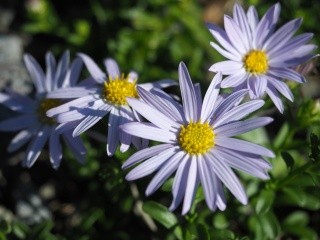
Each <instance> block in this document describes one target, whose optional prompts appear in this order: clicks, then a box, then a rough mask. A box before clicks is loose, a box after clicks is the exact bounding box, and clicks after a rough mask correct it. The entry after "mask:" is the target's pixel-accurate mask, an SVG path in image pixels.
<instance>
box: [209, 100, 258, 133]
mask: <svg viewBox="0 0 320 240" xmlns="http://www.w3.org/2000/svg"><path fill="white" fill-rule="evenodd" d="M263 105H264V101H263V100H251V101H249V102H245V103H243V104H241V105H239V106H236V107H234V108H233V109H231V110H230V111H228V112H226V113H225V114H223V115H220V116H219V117H218V118H217V119H216V120H215V121H214V122H213V125H214V128H217V127H218V126H220V125H222V124H226V123H228V122H232V121H236V120H240V119H242V118H244V117H245V116H247V115H249V114H250V113H252V112H254V111H256V110H258V109H259V108H261V107H262V106H263Z"/></svg>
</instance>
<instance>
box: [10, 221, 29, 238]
mask: <svg viewBox="0 0 320 240" xmlns="http://www.w3.org/2000/svg"><path fill="white" fill-rule="evenodd" d="M12 230H13V233H14V235H15V236H16V237H17V238H19V239H25V237H26V235H27V233H28V232H29V231H30V228H29V227H28V226H27V225H26V224H24V223H22V222H14V223H13V224H12Z"/></svg>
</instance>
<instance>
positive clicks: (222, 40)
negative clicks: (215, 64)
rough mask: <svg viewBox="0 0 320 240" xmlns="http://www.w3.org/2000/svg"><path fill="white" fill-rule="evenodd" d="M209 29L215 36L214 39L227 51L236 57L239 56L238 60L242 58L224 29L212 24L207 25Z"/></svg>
mask: <svg viewBox="0 0 320 240" xmlns="http://www.w3.org/2000/svg"><path fill="white" fill-rule="evenodd" d="M207 27H208V29H209V31H210V33H211V34H212V35H213V37H214V38H215V39H216V40H217V42H218V43H219V44H220V45H221V46H222V47H223V48H224V49H227V50H228V51H229V52H230V53H232V54H233V55H234V56H237V57H238V59H241V58H242V55H241V54H240V52H239V51H238V49H237V48H234V46H233V45H232V43H231V41H230V39H229V37H228V35H227V33H226V32H225V31H224V30H223V29H221V28H220V27H218V26H217V25H215V24H211V23H207Z"/></svg>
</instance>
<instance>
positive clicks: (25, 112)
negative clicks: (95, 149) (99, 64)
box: [0, 52, 86, 168]
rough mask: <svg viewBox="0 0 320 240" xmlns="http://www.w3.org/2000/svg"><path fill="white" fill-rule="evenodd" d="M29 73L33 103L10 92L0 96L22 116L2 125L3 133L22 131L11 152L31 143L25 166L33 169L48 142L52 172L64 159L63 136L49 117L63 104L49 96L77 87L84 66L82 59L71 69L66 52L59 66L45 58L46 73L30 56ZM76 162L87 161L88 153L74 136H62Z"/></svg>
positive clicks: (27, 63) (11, 147)
mask: <svg viewBox="0 0 320 240" xmlns="http://www.w3.org/2000/svg"><path fill="white" fill-rule="evenodd" d="M24 62H25V65H26V67H27V70H28V72H29V74H30V76H31V79H32V80H33V83H34V85H35V88H36V94H35V96H34V99H31V98H29V97H26V96H22V95H20V94H18V93H15V92H12V91H11V90H9V89H8V90H7V93H0V103H1V104H3V105H5V106H6V107H8V108H10V109H11V110H13V111H16V112H18V113H20V115H19V116H17V117H13V118H9V119H7V120H4V121H2V122H0V130H1V131H20V132H19V133H18V134H17V135H16V136H15V137H14V138H13V140H12V141H11V143H10V144H9V147H8V151H10V152H11V151H15V150H17V149H19V148H20V147H22V146H23V145H24V144H25V143H27V142H28V141H29V140H31V143H30V144H29V146H28V148H27V150H26V153H27V154H26V157H25V159H24V161H23V164H24V165H25V166H27V167H31V166H32V165H33V164H34V163H35V161H36V160H37V158H38V157H39V155H40V153H41V151H42V149H43V147H44V145H45V143H46V142H47V141H48V142H49V155H50V162H51V164H52V167H53V168H58V167H59V166H60V162H61V159H62V148H61V144H60V132H59V131H58V130H57V129H56V127H57V126H58V124H57V122H56V120H55V119H53V118H50V117H48V116H47V115H46V112H47V111H48V110H49V109H50V108H53V107H57V106H59V105H61V104H62V101H61V100H58V99H51V98H49V97H48V93H50V92H51V91H54V90H56V89H60V88H64V87H68V86H72V85H75V84H76V81H77V79H78V76H79V72H80V69H81V66H82V63H81V61H80V60H79V59H76V60H74V61H73V62H72V64H71V66H70V68H69V52H65V53H64V54H63V56H62V57H61V59H60V60H59V62H58V63H56V60H55V59H54V57H53V55H52V53H50V52H49V53H47V55H46V67H47V69H46V73H44V71H43V70H42V69H41V67H40V65H39V64H38V63H37V61H36V60H35V59H34V58H33V57H32V56H31V55H29V54H26V55H25V56H24ZM62 137H63V139H64V140H65V142H66V143H67V145H68V147H69V148H70V149H71V151H72V152H73V154H74V155H75V156H76V158H77V159H78V160H79V161H80V162H83V161H84V156H85V153H86V150H85V148H84V145H83V143H82V142H81V140H80V138H74V139H73V138H72V132H71V131H66V132H64V133H63V134H62Z"/></svg>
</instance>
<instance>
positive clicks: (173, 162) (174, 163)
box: [146, 151, 185, 196]
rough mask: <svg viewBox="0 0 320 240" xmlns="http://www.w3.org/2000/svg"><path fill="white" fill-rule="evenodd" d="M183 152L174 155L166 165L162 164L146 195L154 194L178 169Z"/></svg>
mask: <svg viewBox="0 0 320 240" xmlns="http://www.w3.org/2000/svg"><path fill="white" fill-rule="evenodd" d="M184 155H185V153H184V152H183V151H180V152H177V153H176V154H174V155H173V156H172V157H171V158H170V159H169V160H168V161H167V162H166V163H164V164H163V166H162V167H161V169H160V170H159V171H158V173H157V174H156V175H155V176H154V177H153V178H152V180H151V182H150V183H149V185H148V187H147V189H146V195H147V196H149V195H151V194H152V193H154V192H155V191H156V190H157V189H158V188H159V187H160V186H161V185H162V184H163V183H164V182H165V181H166V180H167V179H168V178H169V177H170V176H171V174H172V173H173V172H174V171H175V170H176V169H177V168H178V166H179V164H180V162H181V159H182V158H183V157H184Z"/></svg>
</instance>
